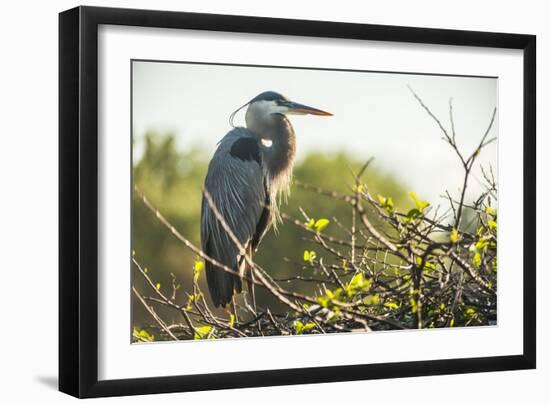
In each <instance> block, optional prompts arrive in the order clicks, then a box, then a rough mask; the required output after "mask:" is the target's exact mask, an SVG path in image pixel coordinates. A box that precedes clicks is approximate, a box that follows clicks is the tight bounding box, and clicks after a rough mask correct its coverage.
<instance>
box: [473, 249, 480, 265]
mask: <svg viewBox="0 0 550 404" xmlns="http://www.w3.org/2000/svg"><path fill="white" fill-rule="evenodd" d="M480 265H481V254H480V253H479V252H477V251H476V253H475V254H474V266H475V267H476V268H479V266H480Z"/></svg>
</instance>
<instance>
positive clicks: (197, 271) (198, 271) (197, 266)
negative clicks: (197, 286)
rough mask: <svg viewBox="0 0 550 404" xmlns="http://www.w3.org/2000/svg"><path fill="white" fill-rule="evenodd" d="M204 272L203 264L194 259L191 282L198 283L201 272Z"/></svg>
mask: <svg viewBox="0 0 550 404" xmlns="http://www.w3.org/2000/svg"><path fill="white" fill-rule="evenodd" d="M202 271H204V262H203V261H202V260H201V259H200V258H199V257H197V258H195V265H194V266H193V281H194V282H198V281H199V278H200V275H201V272H202Z"/></svg>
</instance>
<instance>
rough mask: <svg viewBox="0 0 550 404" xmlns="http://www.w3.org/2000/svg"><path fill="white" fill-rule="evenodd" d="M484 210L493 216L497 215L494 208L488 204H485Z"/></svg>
mask: <svg viewBox="0 0 550 404" xmlns="http://www.w3.org/2000/svg"><path fill="white" fill-rule="evenodd" d="M485 212H487V214H489V215H491V216H494V217H496V215H497V212H496V210H494V209H493V208H491V207H490V206H487V208H486V209H485Z"/></svg>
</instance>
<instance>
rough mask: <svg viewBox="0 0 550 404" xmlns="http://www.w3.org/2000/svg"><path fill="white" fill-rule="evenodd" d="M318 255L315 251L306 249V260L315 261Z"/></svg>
mask: <svg viewBox="0 0 550 404" xmlns="http://www.w3.org/2000/svg"><path fill="white" fill-rule="evenodd" d="M316 257H317V253H315V251H308V250H304V261H306V262H309V263H313V261H314V260H315V258H316Z"/></svg>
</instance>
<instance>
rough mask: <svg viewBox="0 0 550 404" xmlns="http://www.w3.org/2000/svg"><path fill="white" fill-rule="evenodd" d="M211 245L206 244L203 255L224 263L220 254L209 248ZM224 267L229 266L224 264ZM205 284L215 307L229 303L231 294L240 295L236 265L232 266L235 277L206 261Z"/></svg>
mask: <svg viewBox="0 0 550 404" xmlns="http://www.w3.org/2000/svg"><path fill="white" fill-rule="evenodd" d="M211 247H212V246H211V243H207V245H206V248H205V251H204V252H205V253H206V254H207V255H208V256H210V257H212V258H214V259H216V260H217V261H219V262H221V263H225V262H224V261H226V260H224V259H222V257H220V256H219V255H220V254H217V252H216V251H215V250H214V249H213V248H211ZM225 265H227V266H230V265H231V264H228V263H225ZM205 268H206V283H207V284H208V290H209V292H210V297H211V298H212V303H214V306H215V307H220V306H221V307H225V306H226V305H227V304H229V303H230V302H231V299H232V298H233V293H234V292H236V293H240V292H241V289H242V285H241V279H240V277H239V276H238V275H237V273H238V272H237V268H236V265H235V266H234V269H235V275H233V274H231V273H229V272H227V271H225V270H224V269H222V268H219V267H217V266H216V265H214V264H212V263H210V262H208V261H206V263H205Z"/></svg>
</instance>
